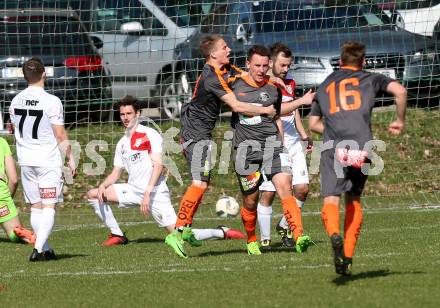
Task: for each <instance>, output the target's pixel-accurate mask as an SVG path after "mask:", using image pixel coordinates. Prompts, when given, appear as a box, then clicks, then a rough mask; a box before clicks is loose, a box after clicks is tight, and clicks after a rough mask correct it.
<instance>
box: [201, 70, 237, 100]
mask: <svg viewBox="0 0 440 308" xmlns="http://www.w3.org/2000/svg"><path fill="white" fill-rule="evenodd" d="M205 90H206V91H208V92H211V93H214V95H215V96H217V97H219V98H220V97H223V96H225V95H226V94H228V93H231V92H232V90H231V89H230V88H229V86H228V85H227V84H226V81H224V80H223V77H221V76H220V75H218V74H215V75H212V76H209V77H208V78H207V79H206V80H205Z"/></svg>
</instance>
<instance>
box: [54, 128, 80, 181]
mask: <svg viewBox="0 0 440 308" xmlns="http://www.w3.org/2000/svg"><path fill="white" fill-rule="evenodd" d="M52 130H53V133H54V136H55V138H56V140H57V143H58V145H59V146H60V148H61V151H62V152H64V155H65V157H67V165H68V167H69V169H70V171H71V172H72V176H75V175H76V166H75V160H74V158H73V153H72V147H71V145H70V144H69V143H68V137H67V132H66V129H65V128H64V125H54V124H52Z"/></svg>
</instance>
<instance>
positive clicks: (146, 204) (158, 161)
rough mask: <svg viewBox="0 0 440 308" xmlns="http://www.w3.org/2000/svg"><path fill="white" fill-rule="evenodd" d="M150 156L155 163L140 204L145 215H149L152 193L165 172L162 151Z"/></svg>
mask: <svg viewBox="0 0 440 308" xmlns="http://www.w3.org/2000/svg"><path fill="white" fill-rule="evenodd" d="M150 158H151V161H152V163H153V172H152V174H151V178H150V181H149V182H148V186H147V190H146V191H145V193H144V198H143V199H142V203H141V206H140V211H141V213H142V214H144V215H148V213H149V212H150V194H151V192H152V191H153V189H154V187H155V186H156V185H157V182H158V181H159V179H160V177H161V175H162V172H163V162H162V153H152V154H150Z"/></svg>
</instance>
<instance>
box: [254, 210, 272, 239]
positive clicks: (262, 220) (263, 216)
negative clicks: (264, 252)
mask: <svg viewBox="0 0 440 308" xmlns="http://www.w3.org/2000/svg"><path fill="white" fill-rule="evenodd" d="M257 219H258V225H259V226H260V239H261V240H262V241H263V240H270V227H271V221H272V206H264V205H261V203H258V207H257Z"/></svg>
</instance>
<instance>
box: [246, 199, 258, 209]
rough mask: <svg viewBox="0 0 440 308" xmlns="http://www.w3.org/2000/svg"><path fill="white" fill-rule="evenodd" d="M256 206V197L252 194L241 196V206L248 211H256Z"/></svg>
mask: <svg viewBox="0 0 440 308" xmlns="http://www.w3.org/2000/svg"><path fill="white" fill-rule="evenodd" d="M257 206H258V198H255V197H254V196H243V207H244V208H246V209H247V210H249V211H256V210H257Z"/></svg>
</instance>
